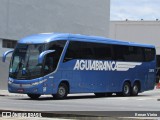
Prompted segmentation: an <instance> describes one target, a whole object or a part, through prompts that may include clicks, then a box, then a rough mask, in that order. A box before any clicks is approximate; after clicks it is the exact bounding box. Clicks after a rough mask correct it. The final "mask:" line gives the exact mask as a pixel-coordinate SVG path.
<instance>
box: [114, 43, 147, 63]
mask: <svg viewBox="0 0 160 120" xmlns="http://www.w3.org/2000/svg"><path fill="white" fill-rule="evenodd" d="M114 58H115V59H114V60H119V61H129V62H142V61H144V52H143V48H142V47H135V46H125V45H114Z"/></svg>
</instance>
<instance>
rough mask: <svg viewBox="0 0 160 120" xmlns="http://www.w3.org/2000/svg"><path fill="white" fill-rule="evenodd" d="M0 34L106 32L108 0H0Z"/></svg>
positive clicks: (97, 33)
mask: <svg viewBox="0 0 160 120" xmlns="http://www.w3.org/2000/svg"><path fill="white" fill-rule="evenodd" d="M0 15H1V16H0V38H6V39H15V40H18V39H20V38H22V37H24V36H27V35H30V34H35V33H44V32H65V33H78V34H87V35H99V36H106V37H108V35H109V20H110V0H0Z"/></svg>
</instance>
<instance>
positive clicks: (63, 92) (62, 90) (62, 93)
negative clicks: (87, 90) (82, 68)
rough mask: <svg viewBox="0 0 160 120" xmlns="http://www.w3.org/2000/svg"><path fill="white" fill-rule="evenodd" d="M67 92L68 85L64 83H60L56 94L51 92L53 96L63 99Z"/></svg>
mask: <svg viewBox="0 0 160 120" xmlns="http://www.w3.org/2000/svg"><path fill="white" fill-rule="evenodd" d="M67 94H68V86H67V85H66V84H65V83H61V84H60V85H59V87H58V91H57V93H56V94H53V97H54V98H56V99H65V98H66V97H67Z"/></svg>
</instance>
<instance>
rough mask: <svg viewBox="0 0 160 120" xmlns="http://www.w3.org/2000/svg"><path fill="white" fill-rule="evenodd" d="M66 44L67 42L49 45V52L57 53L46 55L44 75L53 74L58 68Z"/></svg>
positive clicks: (55, 42)
mask: <svg viewBox="0 0 160 120" xmlns="http://www.w3.org/2000/svg"><path fill="white" fill-rule="evenodd" d="M65 43H66V41H54V42H52V43H49V44H48V48H47V50H55V52H53V53H49V54H47V55H46V58H45V62H44V74H48V73H50V72H53V71H54V70H55V69H56V68H57V65H58V62H59V59H60V56H61V54H62V51H63V48H64V45H65Z"/></svg>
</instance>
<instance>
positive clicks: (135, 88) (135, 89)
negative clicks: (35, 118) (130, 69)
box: [131, 83, 140, 96]
mask: <svg viewBox="0 0 160 120" xmlns="http://www.w3.org/2000/svg"><path fill="white" fill-rule="evenodd" d="M139 90H140V86H139V84H138V83H134V84H133V87H132V92H131V95H132V96H137V95H138V92H139Z"/></svg>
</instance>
